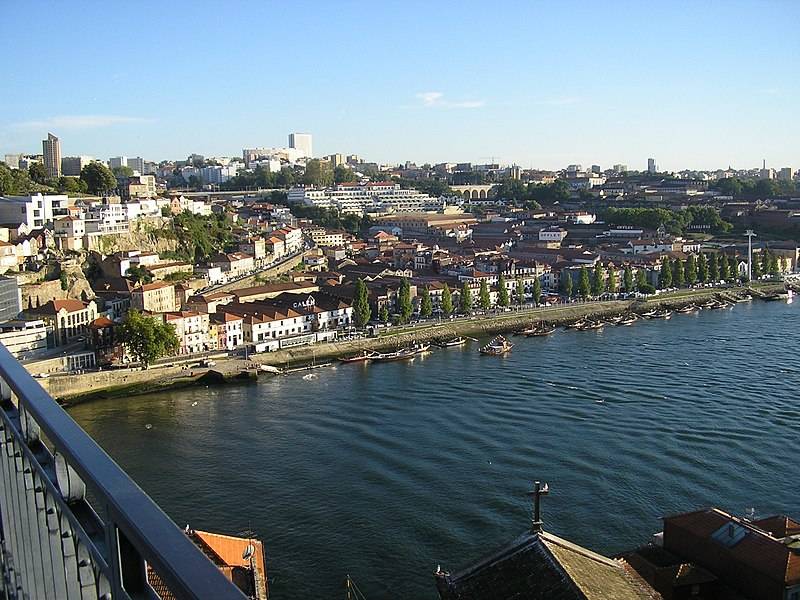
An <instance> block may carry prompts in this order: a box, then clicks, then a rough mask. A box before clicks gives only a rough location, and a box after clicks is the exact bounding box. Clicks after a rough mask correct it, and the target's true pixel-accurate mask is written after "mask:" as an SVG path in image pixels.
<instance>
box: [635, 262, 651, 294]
mask: <svg viewBox="0 0 800 600" xmlns="http://www.w3.org/2000/svg"><path fill="white" fill-rule="evenodd" d="M646 286H650V287H653V286H652V285H650V283H648V281H647V273H645V270H644V268H642V267H639V268H638V269H636V289H637V290H639V291H640V292H642V293H646V292H645V291H644V288H645V287H646Z"/></svg>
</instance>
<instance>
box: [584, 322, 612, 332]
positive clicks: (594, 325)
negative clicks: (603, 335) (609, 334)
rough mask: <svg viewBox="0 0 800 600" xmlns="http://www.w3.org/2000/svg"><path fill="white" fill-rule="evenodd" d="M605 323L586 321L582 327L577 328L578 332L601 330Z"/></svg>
mask: <svg viewBox="0 0 800 600" xmlns="http://www.w3.org/2000/svg"><path fill="white" fill-rule="evenodd" d="M605 325H606V324H605V323H603V322H602V321H587V322H586V323H584V325H583V326H582V327H579V328H578V330H579V331H594V330H595V329H602V328H603V327H605Z"/></svg>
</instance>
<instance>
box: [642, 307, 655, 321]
mask: <svg viewBox="0 0 800 600" xmlns="http://www.w3.org/2000/svg"><path fill="white" fill-rule="evenodd" d="M657 312H658V310H656V309H653V310H648V311H647V312H643V313H639V316H642V317H647V318H648V319H649V318H650V317H652V316H653V315H655V314H656V313H657Z"/></svg>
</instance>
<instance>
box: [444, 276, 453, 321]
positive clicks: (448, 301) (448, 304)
mask: <svg viewBox="0 0 800 600" xmlns="http://www.w3.org/2000/svg"><path fill="white" fill-rule="evenodd" d="M442 314H444V316H445V317H449V316H450V315H452V314H453V292H451V291H450V286H449V285H447V284H446V283H445V284H444V288H442Z"/></svg>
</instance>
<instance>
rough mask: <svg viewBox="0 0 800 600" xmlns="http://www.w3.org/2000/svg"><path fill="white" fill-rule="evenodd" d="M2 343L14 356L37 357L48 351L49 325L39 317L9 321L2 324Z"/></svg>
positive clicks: (0, 333) (0, 325) (0, 334)
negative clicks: (29, 319)
mask: <svg viewBox="0 0 800 600" xmlns="http://www.w3.org/2000/svg"><path fill="white" fill-rule="evenodd" d="M0 343H2V344H3V345H4V346H5V347H6V348H7V349H8V351H9V352H11V354H13V355H14V358H17V359H19V360H24V359H30V358H36V357H38V356H39V355H41V354H43V353H44V352H45V351H47V325H46V324H45V322H44V321H42V320H39V319H37V320H32V321H21V320H20V321H7V322H5V323H2V324H0Z"/></svg>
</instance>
